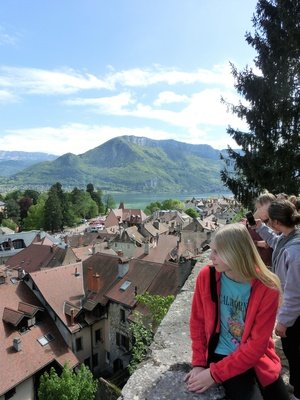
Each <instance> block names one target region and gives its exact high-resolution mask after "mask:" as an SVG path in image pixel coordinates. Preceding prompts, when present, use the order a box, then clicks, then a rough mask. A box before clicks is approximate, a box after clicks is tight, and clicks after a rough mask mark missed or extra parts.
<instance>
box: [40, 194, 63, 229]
mask: <svg viewBox="0 0 300 400" xmlns="http://www.w3.org/2000/svg"><path fill="white" fill-rule="evenodd" d="M44 225H45V230H47V231H51V232H52V233H53V232H57V231H60V230H62V229H63V210H62V206H61V201H60V198H59V195H58V193H57V190H56V189H55V188H53V187H52V188H51V189H50V190H49V192H48V198H47V200H46V203H45V218H44Z"/></svg>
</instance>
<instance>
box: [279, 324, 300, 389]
mask: <svg viewBox="0 0 300 400" xmlns="http://www.w3.org/2000/svg"><path fill="white" fill-rule="evenodd" d="M281 343H282V350H283V352H284V354H285V356H286V358H287V360H288V363H289V370H290V384H291V385H293V386H294V395H295V396H296V397H300V382H299V373H300V372H299V371H300V317H298V318H297V319H296V322H295V323H294V325H293V326H291V327H290V328H287V330H286V337H285V338H282V339H281Z"/></svg>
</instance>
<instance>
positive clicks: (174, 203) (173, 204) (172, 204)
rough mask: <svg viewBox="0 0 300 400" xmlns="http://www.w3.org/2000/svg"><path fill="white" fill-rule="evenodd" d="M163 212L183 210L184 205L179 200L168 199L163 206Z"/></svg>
mask: <svg viewBox="0 0 300 400" xmlns="http://www.w3.org/2000/svg"><path fill="white" fill-rule="evenodd" d="M161 206H162V209H163V210H183V209H184V203H183V202H182V201H180V200H177V199H167V200H164V201H163V202H162V204H161Z"/></svg>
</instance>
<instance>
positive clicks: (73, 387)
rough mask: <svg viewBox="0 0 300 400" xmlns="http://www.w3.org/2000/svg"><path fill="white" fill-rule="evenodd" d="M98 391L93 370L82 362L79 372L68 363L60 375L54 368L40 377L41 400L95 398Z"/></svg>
mask: <svg viewBox="0 0 300 400" xmlns="http://www.w3.org/2000/svg"><path fill="white" fill-rule="evenodd" d="M96 391H97V382H96V380H94V379H93V375H92V373H91V371H90V370H89V369H88V367H86V366H85V365H84V364H81V366H80V369H79V371H78V372H77V373H75V372H73V371H72V370H71V369H70V368H68V366H67V365H65V366H64V368H63V371H62V374H61V375H60V376H58V374H57V372H56V371H55V369H54V368H51V370H50V373H48V372H45V373H44V374H43V375H42V376H41V379H40V385H39V389H38V398H39V400H57V399H60V400H93V399H95V394H96Z"/></svg>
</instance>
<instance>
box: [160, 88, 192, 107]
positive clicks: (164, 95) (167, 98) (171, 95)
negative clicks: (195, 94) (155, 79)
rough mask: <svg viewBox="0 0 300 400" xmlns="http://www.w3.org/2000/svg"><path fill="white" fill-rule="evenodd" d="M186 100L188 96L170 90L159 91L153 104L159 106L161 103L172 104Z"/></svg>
mask: <svg viewBox="0 0 300 400" xmlns="http://www.w3.org/2000/svg"><path fill="white" fill-rule="evenodd" d="M187 101H188V96H186V95H181V94H177V93H175V92H171V91H165V92H161V93H159V95H158V97H157V99H156V100H154V102H153V104H154V105H155V106H161V105H162V104H172V103H185V102H187Z"/></svg>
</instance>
